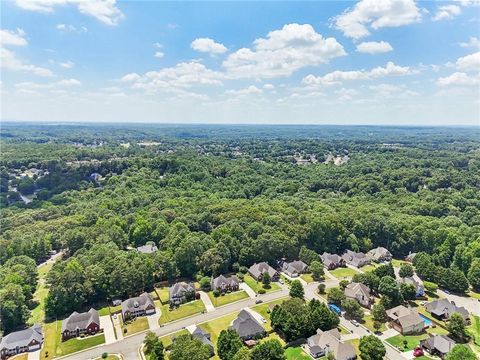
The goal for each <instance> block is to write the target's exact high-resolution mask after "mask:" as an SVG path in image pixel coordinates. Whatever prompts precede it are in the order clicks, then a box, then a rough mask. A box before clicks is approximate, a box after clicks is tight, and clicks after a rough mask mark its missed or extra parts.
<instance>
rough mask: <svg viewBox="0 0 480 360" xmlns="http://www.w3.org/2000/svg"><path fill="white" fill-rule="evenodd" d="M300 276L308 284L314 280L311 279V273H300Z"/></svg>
mask: <svg viewBox="0 0 480 360" xmlns="http://www.w3.org/2000/svg"><path fill="white" fill-rule="evenodd" d="M300 277H301V278H302V279H303V280H304V281H305V282H306V283H307V284H310V283H312V282H314V281H315V280H314V279H313V277H312V274H302V275H300Z"/></svg>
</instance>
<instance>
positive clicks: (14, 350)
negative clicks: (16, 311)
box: [0, 324, 43, 360]
mask: <svg viewBox="0 0 480 360" xmlns="http://www.w3.org/2000/svg"><path fill="white" fill-rule="evenodd" d="M42 344H43V332H42V327H41V326H40V325H39V324H35V325H33V326H32V327H30V328H28V329H25V330H20V331H15V332H12V333H10V334H8V335H5V336H4V337H3V338H2V339H1V341H0V358H1V359H2V360H3V359H6V358H7V357H9V356H13V355H17V354H21V353H24V352H28V351H35V350H38V349H40V348H41V347H42Z"/></svg>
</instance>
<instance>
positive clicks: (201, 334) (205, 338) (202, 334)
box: [192, 326, 214, 350]
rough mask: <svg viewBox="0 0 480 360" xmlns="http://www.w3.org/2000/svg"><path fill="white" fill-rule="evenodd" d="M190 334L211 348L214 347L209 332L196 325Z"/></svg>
mask: <svg viewBox="0 0 480 360" xmlns="http://www.w3.org/2000/svg"><path fill="white" fill-rule="evenodd" d="M192 336H193V337H194V338H196V339H198V340H200V341H201V342H202V343H204V344H206V345H208V346H209V347H210V349H211V350H213V349H214V347H213V343H212V341H211V340H210V334H209V333H207V332H206V331H204V330H202V329H201V328H199V327H198V326H196V327H195V330H193V332H192Z"/></svg>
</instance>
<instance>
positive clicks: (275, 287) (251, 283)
mask: <svg viewBox="0 0 480 360" xmlns="http://www.w3.org/2000/svg"><path fill="white" fill-rule="evenodd" d="M243 281H245V282H246V283H247V285H248V286H250V287H251V288H252V290H253V291H255V292H256V293H257V294H258V291H259V290H260V289H265V288H264V287H263V284H262V283H261V282H257V281H256V280H255V279H254V278H252V277H251V276H250V275H248V274H246V275H245V276H244V278H243ZM276 290H280V286H279V285H278V284H277V283H275V282H271V283H270V289H265V292H267V293H269V292H272V291H276Z"/></svg>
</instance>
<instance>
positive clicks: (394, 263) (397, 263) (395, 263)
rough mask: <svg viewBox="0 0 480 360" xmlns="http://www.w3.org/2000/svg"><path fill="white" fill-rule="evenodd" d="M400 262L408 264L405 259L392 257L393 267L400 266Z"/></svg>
mask: <svg viewBox="0 0 480 360" xmlns="http://www.w3.org/2000/svg"><path fill="white" fill-rule="evenodd" d="M402 264H408V262H407V261H405V260H399V259H392V265H393V267H400V266H401V265H402Z"/></svg>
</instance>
